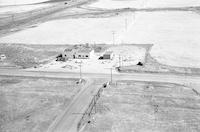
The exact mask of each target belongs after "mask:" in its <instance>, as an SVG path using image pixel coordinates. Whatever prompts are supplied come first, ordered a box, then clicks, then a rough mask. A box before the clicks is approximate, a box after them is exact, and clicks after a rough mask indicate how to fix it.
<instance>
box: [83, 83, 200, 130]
mask: <svg viewBox="0 0 200 132" xmlns="http://www.w3.org/2000/svg"><path fill="white" fill-rule="evenodd" d="M199 101H200V97H199V95H197V94H196V93H195V92H194V91H193V90H192V89H191V88H189V87H185V86H183V85H178V84H169V83H156V82H134V81H123V82H118V83H117V85H112V86H111V87H110V88H107V89H104V92H103V95H102V96H101V97H100V100H99V101H98V103H97V107H96V109H97V113H96V114H94V115H93V117H92V119H91V123H90V124H88V125H87V126H86V128H85V130H84V131H85V132H102V131H106V132H113V131H115V132H133V131H134V132H199V131H200V127H199V123H200V114H199V111H200V103H199Z"/></svg>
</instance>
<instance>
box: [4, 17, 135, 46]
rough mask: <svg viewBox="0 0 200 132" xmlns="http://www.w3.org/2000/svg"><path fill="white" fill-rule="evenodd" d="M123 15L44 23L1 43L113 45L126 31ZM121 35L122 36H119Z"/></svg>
mask: <svg viewBox="0 0 200 132" xmlns="http://www.w3.org/2000/svg"><path fill="white" fill-rule="evenodd" d="M128 17H130V15H128V16H127V14H123V15H122V16H118V17H109V18H81V19H66V20H55V21H50V22H46V23H43V24H41V25H39V26H38V27H36V28H31V29H27V30H23V31H21V32H18V33H15V34H13V35H10V36H6V37H2V38H0V42H15V43H36V44H77V43H94V42H96V43H113V39H112V32H113V31H115V32H116V34H115V40H116V41H120V34H121V33H123V31H124V30H125V22H124V20H125V18H127V19H129V20H130V21H131V20H133V18H131V17H130V18H128ZM119 33H120V34H119Z"/></svg>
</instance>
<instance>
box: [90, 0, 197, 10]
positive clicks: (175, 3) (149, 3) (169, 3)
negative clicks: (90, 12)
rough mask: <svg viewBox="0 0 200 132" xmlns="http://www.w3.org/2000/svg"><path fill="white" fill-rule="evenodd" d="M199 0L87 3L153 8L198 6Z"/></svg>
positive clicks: (116, 7)
mask: <svg viewBox="0 0 200 132" xmlns="http://www.w3.org/2000/svg"><path fill="white" fill-rule="evenodd" d="M199 5H200V1H199V0H190V1H189V0H159V1H158V0H99V1H97V2H95V3H92V4H91V5H89V7H93V8H104V9H119V8H128V7H129V8H149V7H151V8H154V7H161V8H162V7H184V6H199Z"/></svg>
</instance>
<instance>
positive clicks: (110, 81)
mask: <svg viewBox="0 0 200 132" xmlns="http://www.w3.org/2000/svg"><path fill="white" fill-rule="evenodd" d="M112 78H113V77H112V68H110V83H112Z"/></svg>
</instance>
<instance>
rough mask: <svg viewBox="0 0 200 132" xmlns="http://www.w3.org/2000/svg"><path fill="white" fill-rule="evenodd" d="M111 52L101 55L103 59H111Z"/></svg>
mask: <svg viewBox="0 0 200 132" xmlns="http://www.w3.org/2000/svg"><path fill="white" fill-rule="evenodd" d="M113 56H114V54H113V52H112V51H106V52H105V53H104V54H103V59H113Z"/></svg>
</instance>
